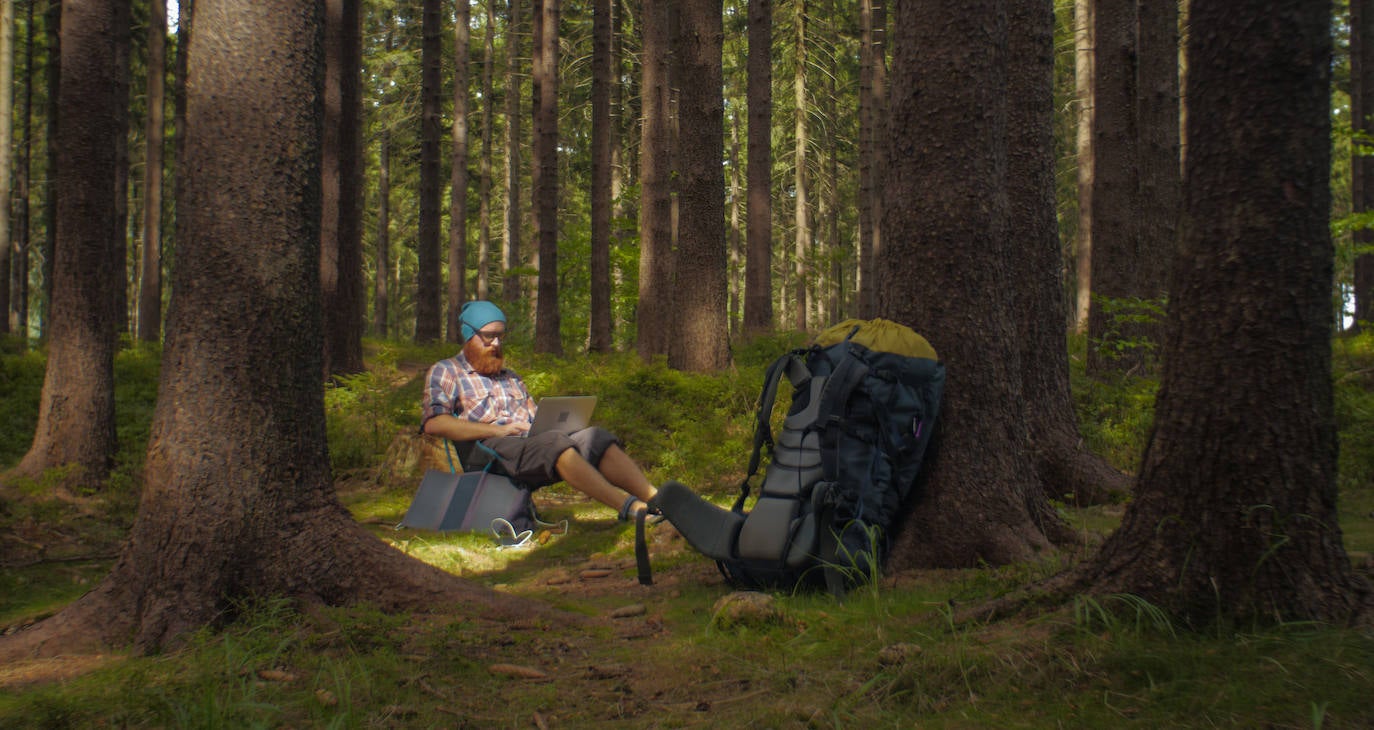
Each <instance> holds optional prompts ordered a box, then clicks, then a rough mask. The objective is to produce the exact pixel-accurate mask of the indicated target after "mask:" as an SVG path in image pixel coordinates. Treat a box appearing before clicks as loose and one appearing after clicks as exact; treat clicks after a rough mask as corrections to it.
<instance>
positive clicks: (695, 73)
mask: <svg viewBox="0 0 1374 730" xmlns="http://www.w3.org/2000/svg"><path fill="white" fill-rule="evenodd" d="M678 8H679V12H680V13H681V16H680V26H679V30H678V34H677V39H678V40H677V49H676V50H677V52H678V53H679V54H680V56H681V68H682V69H683V74H682V78H681V79H678V83H677V86H678V88H679V89H680V90H681V94H682V98H681V102H680V103H679V105H678V135H679V136H678V154H679V159H680V160H681V161H682V163H681V164H682V168H681V174H680V176H679V180H680V183H679V188H678V189H679V193H678V196H679V202H678V205H679V216H680V221H681V224H680V225H679V226H678V244H677V257H676V258H677V261H678V264H677V266H676V275H677V281H676V286H675V287H674V288H673V293H674V295H675V296H674V297H673V301H674V305H673V317H674V324H673V336H672V339H671V340H670V341H669V344H668V364H669V365H670V366H672V367H674V368H677V369H679V370H690V371H693V372H712V371H716V370H720V369H722V368H724V367H727V366H728V365H729V364H730V337H729V332H730V323H729V321H728V320H727V319H726V275H727V274H726V251H725V205H724V200H725V173H724V171H723V170H722V169H721V164H720V161H721V160H722V159H723V158H724V156H725V139H724V130H725V99H724V97H723V96H722V91H721V89H722V86H723V81H722V67H721V44H722V42H723V38H724V30H723V27H722V12H723V11H722V7H721V0H687V1H686V2H682V3H680V4H679V5H678Z"/></svg>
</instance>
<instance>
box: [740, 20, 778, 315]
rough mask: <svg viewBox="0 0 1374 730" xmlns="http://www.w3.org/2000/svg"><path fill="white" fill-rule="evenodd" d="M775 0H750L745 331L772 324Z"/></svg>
mask: <svg viewBox="0 0 1374 730" xmlns="http://www.w3.org/2000/svg"><path fill="white" fill-rule="evenodd" d="M772 51H773V1H772V0H749V60H748V68H749V72H748V73H749V81H748V83H749V92H748V93H749V102H748V103H749V162H748V163H747V164H748V176H749V182H748V188H749V192H748V196H749V197H748V201H749V202H748V215H747V218H748V223H747V226H748V234H747V236H746V238H747V248H748V253H747V254H746V261H745V281H744V331H745V333H746V334H759V333H762V332H767V331H769V330H771V329H773V53H772Z"/></svg>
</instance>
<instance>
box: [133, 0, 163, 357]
mask: <svg viewBox="0 0 1374 730" xmlns="http://www.w3.org/2000/svg"><path fill="white" fill-rule="evenodd" d="M166 46H167V3H166V0H152V1H151V2H150V3H148V61H147V66H148V68H149V69H155V70H156V71H155V72H150V73H148V74H147V77H148V79H147V96H148V116H147V119H146V120H145V124H144V138H145V140H146V144H147V152H146V153H145V155H144V165H143V251H142V256H141V257H140V262H139V276H138V339H139V340H141V341H143V342H158V341H160V340H161V339H162V167H163V165H162V156H163V155H162V147H163V128H164V126H165V124H164V120H165V119H166V116H165V114H164V113H163V107H164V105H165V99H166V90H165V87H166V83H165V79H166V73H165V72H164V71H163V68H164V66H165V64H166Z"/></svg>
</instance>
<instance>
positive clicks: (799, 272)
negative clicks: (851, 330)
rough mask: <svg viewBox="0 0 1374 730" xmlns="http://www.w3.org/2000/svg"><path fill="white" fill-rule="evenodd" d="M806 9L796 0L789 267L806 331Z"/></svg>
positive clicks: (796, 321) (798, 323)
mask: <svg viewBox="0 0 1374 730" xmlns="http://www.w3.org/2000/svg"><path fill="white" fill-rule="evenodd" d="M806 12H807V6H806V0H797V2H796V18H795V23H796V25H795V27H794V30H795V32H796V35H795V36H793V40H794V49H793V52H794V53H795V54H796V59H797V69H796V73H794V74H793V76H792V93H793V98H794V100H795V102H796V106H795V107H794V113H795V117H794V124H793V130H794V133H795V136H794V138H793V144H794V146H793V148H792V186H793V192H794V197H793V220H794V221H795V223H796V231H795V235H794V237H793V240H794V242H795V248H794V252H795V254H794V258H793V260H792V271H793V275H794V277H795V278H794V279H793V281H792V286H793V295H792V296H793V299H794V300H795V301H793V306H795V307H796V312H795V316H794V318H793V326H795V327H796V328H797V329H798V330H800V331H805V330H806V326H807V322H806V306H807V299H806V285H807V282H808V280H809V279H810V276H811V274H810V271H809V269H808V259H809V258H810V252H811V218H810V215H811V211H810V209H809V208H808V205H809V202H808V200H809V198H810V196H809V194H808V193H809V191H808V189H807V188H808V187H809V186H810V184H811V183H810V180H809V177H810V176H809V175H808V174H807V172H808V171H807V169H806V165H807V162H806V152H807V150H806V148H807V145H808V144H810V141H809V140H808V139H807V129H806V115H807V114H808V113H809V112H810V109H809V108H808V107H807V101H806V75H807V70H806V64H807V59H806V42H807V39H806Z"/></svg>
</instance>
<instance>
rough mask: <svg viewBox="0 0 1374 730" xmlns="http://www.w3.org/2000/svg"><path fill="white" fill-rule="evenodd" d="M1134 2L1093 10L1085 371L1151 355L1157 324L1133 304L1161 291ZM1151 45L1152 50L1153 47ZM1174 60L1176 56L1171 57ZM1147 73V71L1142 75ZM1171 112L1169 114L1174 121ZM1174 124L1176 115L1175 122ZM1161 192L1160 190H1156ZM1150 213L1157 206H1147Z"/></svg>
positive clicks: (1130, 367)
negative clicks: (1145, 187) (1145, 191)
mask: <svg viewBox="0 0 1374 730" xmlns="http://www.w3.org/2000/svg"><path fill="white" fill-rule="evenodd" d="M1139 28H1140V24H1139V21H1138V16H1137V0H1098V2H1097V4H1096V7H1095V9H1094V15H1093V49H1094V53H1095V57H1094V60H1093V77H1094V80H1093V190H1092V203H1091V204H1092V207H1093V211H1092V233H1091V235H1092V283H1091V287H1092V303H1091V305H1090V307H1089V312H1088V357H1087V368H1088V372H1089V373H1091V374H1094V375H1099V374H1103V373H1106V372H1110V371H1115V372H1132V371H1138V370H1141V369H1143V368H1147V367H1150V366H1151V363H1152V361H1153V360H1154V359H1155V358H1153V357H1152V356H1151V355H1150V351H1149V347H1147V344H1155V345H1157V344H1158V343H1159V342H1160V327H1159V325H1158V323H1155V322H1147V321H1142V320H1140V319H1139V317H1138V316H1136V315H1138V314H1140V312H1138V311H1136V310H1135V309H1134V306H1135V303H1136V302H1148V301H1155V300H1159V299H1161V298H1162V297H1163V296H1164V281H1163V278H1162V276H1161V275H1160V272H1161V271H1162V268H1161V263H1160V262H1161V261H1167V260H1168V259H1169V257H1170V250H1168V249H1164V250H1160V249H1158V248H1155V246H1156V245H1157V243H1158V242H1157V241H1155V240H1153V239H1152V238H1150V236H1149V235H1147V234H1154V233H1155V231H1152V230H1150V229H1148V228H1147V225H1151V226H1153V225H1155V223H1154V222H1151V221H1147V220H1146V209H1145V207H1144V202H1143V196H1142V195H1141V190H1142V187H1141V186H1142V175H1143V174H1144V172H1143V167H1144V166H1143V163H1142V159H1143V158H1142V154H1143V146H1142V142H1141V141H1142V134H1143V131H1144V130H1143V124H1144V123H1145V122H1146V119H1145V118H1144V117H1142V109H1141V102H1142V96H1141V93H1140V92H1141V86H1140V83H1141V81H1142V76H1141V74H1140V69H1141V67H1142V64H1144V63H1145V60H1144V57H1143V55H1142V49H1141V46H1140V43H1139V32H1138V31H1139ZM1152 50H1157V49H1152ZM1170 59H1172V62H1173V63H1175V64H1176V63H1177V55H1176V54H1175V55H1173V56H1170ZM1145 78H1148V77H1145ZM1176 119H1177V117H1175V120H1176ZM1176 123H1177V122H1176V121H1175V124H1176ZM1160 193H1161V194H1164V191H1163V190H1161V191H1160ZM1150 214H1152V215H1153V214H1157V211H1155V210H1150Z"/></svg>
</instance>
